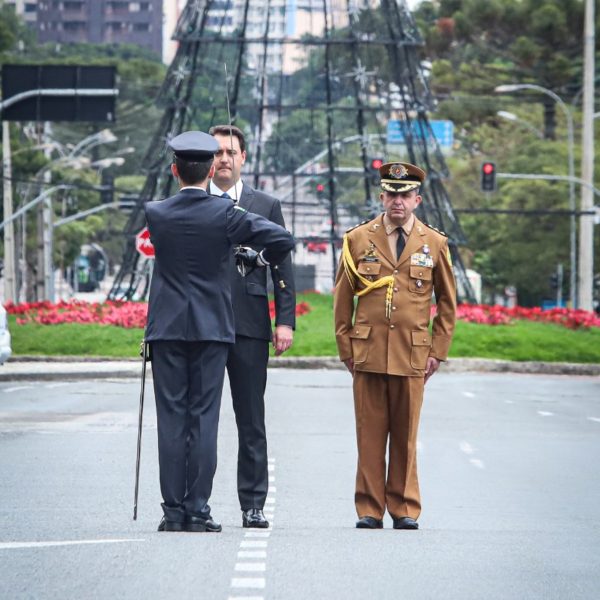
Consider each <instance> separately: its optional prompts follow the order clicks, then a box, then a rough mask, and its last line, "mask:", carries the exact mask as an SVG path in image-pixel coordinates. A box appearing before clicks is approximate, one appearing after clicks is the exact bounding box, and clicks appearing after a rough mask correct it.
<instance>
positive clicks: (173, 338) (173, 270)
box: [145, 131, 294, 531]
mask: <svg viewBox="0 0 600 600" xmlns="http://www.w3.org/2000/svg"><path fill="white" fill-rule="evenodd" d="M169 146H170V148H171V149H172V150H173V151H174V154H175V157H174V162H173V164H172V166H171V171H172V173H173V175H174V176H175V177H176V178H177V179H178V181H179V184H180V190H179V192H178V193H177V194H175V195H174V196H172V197H171V198H168V199H166V200H163V201H160V202H148V203H147V204H146V205H145V212H146V220H147V223H148V228H149V230H150V236H151V240H152V243H153V245H154V248H155V253H156V260H155V266H154V273H153V277H152V284H151V287H150V299H149V306H148V323H147V327H146V336H145V339H146V341H147V342H149V344H150V351H151V355H152V371H153V379H154V393H155V397H156V411H157V421H158V454H159V468H160V487H161V493H162V497H163V504H162V507H163V512H164V516H163V519H162V521H161V523H160V525H159V531H221V525H220V524H219V523H216V522H215V521H214V520H213V519H212V517H211V514H210V507H209V505H208V499H209V497H210V494H211V490H212V482H213V477H214V473H215V470H216V464H217V429H218V420H219V408H220V401H221V392H222V387H223V378H224V373H225V364H226V361H227V355H228V351H229V347H230V345H231V344H232V343H233V342H234V341H235V331H234V320H233V310H232V305H231V291H230V285H229V277H228V273H229V264H230V257H231V254H232V252H233V247H234V246H236V245H238V244H244V245H246V244H251V245H258V246H259V247H261V248H264V250H263V251H262V252H261V253H260V254H257V255H255V256H254V258H253V260H254V261H256V262H257V263H259V264H260V263H263V264H269V263H270V262H271V261H273V263H275V264H277V263H279V262H281V261H283V260H284V259H285V257H286V256H287V254H288V253H289V252H290V250H292V248H293V247H294V241H293V238H292V236H291V234H290V233H288V232H287V231H286V230H285V229H284V228H283V227H280V226H278V225H276V224H274V223H272V222H270V221H268V220H267V219H264V218H263V217H260V216H258V215H254V214H251V213H248V212H247V211H246V210H244V209H243V208H241V207H239V206H236V205H234V204H232V203H231V202H230V201H226V200H223V199H222V198H218V197H216V196H211V195H209V194H208V193H207V192H206V185H207V181H208V178H209V177H210V176H212V173H213V169H214V168H213V157H214V153H215V152H216V151H217V149H218V147H219V146H218V144H217V142H216V140H215V139H214V138H213V137H212V136H209V135H208V134H206V133H201V132H198V131H188V132H185V133H182V134H181V135H178V136H177V137H175V138H173V139H172V140H171V142H170V143H169Z"/></svg>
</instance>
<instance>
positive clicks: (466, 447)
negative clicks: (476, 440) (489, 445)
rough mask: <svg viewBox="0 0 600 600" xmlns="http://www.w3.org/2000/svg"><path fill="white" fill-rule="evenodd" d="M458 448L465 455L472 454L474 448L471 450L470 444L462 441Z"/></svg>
mask: <svg viewBox="0 0 600 600" xmlns="http://www.w3.org/2000/svg"><path fill="white" fill-rule="evenodd" d="M459 447H460V449H461V451H462V452H464V453H465V454H473V452H475V448H473V446H471V444H469V442H465V441H462V442H461V443H460V444H459Z"/></svg>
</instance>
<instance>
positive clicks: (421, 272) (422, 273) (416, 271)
mask: <svg viewBox="0 0 600 600" xmlns="http://www.w3.org/2000/svg"><path fill="white" fill-rule="evenodd" d="M410 276H411V277H412V278H413V279H422V280H423V281H429V280H430V279H431V268H430V267H417V266H415V265H412V266H411V267H410Z"/></svg>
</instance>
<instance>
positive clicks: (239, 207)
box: [233, 204, 248, 213]
mask: <svg viewBox="0 0 600 600" xmlns="http://www.w3.org/2000/svg"><path fill="white" fill-rule="evenodd" d="M233 209H234V210H239V211H241V212H243V213H246V212H248V211H247V210H246V209H245V208H242V207H241V206H240V205H239V204H234V205H233Z"/></svg>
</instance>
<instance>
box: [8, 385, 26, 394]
mask: <svg viewBox="0 0 600 600" xmlns="http://www.w3.org/2000/svg"><path fill="white" fill-rule="evenodd" d="M32 388H33V386H32V385H18V386H15V387H10V388H4V389H3V390H2V391H3V392H4V393H5V394H10V393H11V392H20V391H21V390H31V389H32Z"/></svg>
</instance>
